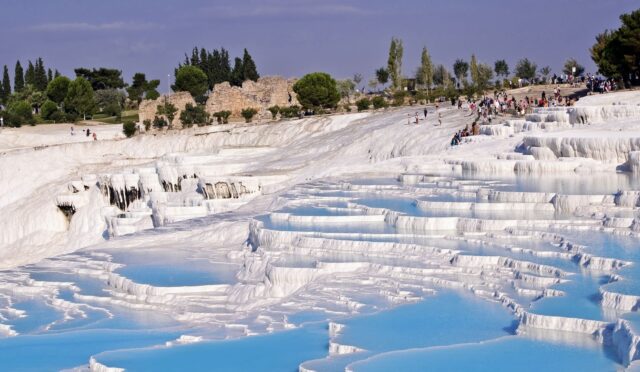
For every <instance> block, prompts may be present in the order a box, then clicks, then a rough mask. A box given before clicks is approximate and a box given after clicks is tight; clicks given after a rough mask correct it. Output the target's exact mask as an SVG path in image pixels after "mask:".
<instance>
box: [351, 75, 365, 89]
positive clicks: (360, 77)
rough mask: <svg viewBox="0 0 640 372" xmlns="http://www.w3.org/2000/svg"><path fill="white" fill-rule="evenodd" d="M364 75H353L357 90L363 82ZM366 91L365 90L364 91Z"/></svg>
mask: <svg viewBox="0 0 640 372" xmlns="http://www.w3.org/2000/svg"><path fill="white" fill-rule="evenodd" d="M362 79H363V77H362V74H359V73H355V74H353V82H354V83H355V84H356V88H357V87H358V86H359V85H360V83H361V82H362ZM362 90H363V91H364V88H363V89H362Z"/></svg>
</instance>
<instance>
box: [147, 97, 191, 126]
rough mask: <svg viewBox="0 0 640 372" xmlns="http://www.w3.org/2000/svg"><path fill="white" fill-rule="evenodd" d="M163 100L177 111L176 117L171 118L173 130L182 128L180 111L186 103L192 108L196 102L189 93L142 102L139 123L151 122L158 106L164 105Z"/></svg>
mask: <svg viewBox="0 0 640 372" xmlns="http://www.w3.org/2000/svg"><path fill="white" fill-rule="evenodd" d="M165 100H166V102H167V103H171V104H173V105H174V106H175V107H176V108H177V109H178V112H176V115H175V117H174V118H173V123H171V124H172V126H173V128H174V129H180V128H182V123H181V122H180V113H181V112H182V110H184V108H185V106H186V105H187V104H188V103H190V104H192V105H194V106H195V104H196V101H195V100H194V99H193V97H191V94H189V92H176V93H174V94H170V95H164V96H162V97H159V98H158V99H155V100H144V101H142V102H141V103H140V108H139V111H138V116H139V118H140V123H143V122H144V121H145V120H151V121H152V122H153V118H154V117H155V116H156V112H157V110H158V106H159V105H164V104H165ZM167 121H168V120H167Z"/></svg>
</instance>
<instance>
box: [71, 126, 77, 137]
mask: <svg viewBox="0 0 640 372" xmlns="http://www.w3.org/2000/svg"><path fill="white" fill-rule="evenodd" d="M71 135H72V136H75V135H76V132H74V131H73V126H71Z"/></svg>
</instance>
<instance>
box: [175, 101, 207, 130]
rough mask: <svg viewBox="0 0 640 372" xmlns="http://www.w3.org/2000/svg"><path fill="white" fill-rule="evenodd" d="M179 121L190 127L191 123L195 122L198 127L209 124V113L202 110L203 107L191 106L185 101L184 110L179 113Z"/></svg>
mask: <svg viewBox="0 0 640 372" xmlns="http://www.w3.org/2000/svg"><path fill="white" fill-rule="evenodd" d="M180 121H181V122H182V125H183V126H185V127H187V128H190V127H191V126H193V124H197V125H198V126H200V127H201V126H203V125H209V124H211V119H210V117H209V113H208V112H206V111H205V110H204V107H203V106H199V105H196V106H193V105H192V104H190V103H187V105H186V106H185V108H184V110H183V111H182V112H181V113H180Z"/></svg>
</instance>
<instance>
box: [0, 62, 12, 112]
mask: <svg viewBox="0 0 640 372" xmlns="http://www.w3.org/2000/svg"><path fill="white" fill-rule="evenodd" d="M1 90H2V98H3V100H2V102H5V103H6V102H7V98H9V96H10V95H11V81H10V80H9V69H8V68H7V65H4V69H3V71H2V89H1Z"/></svg>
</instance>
